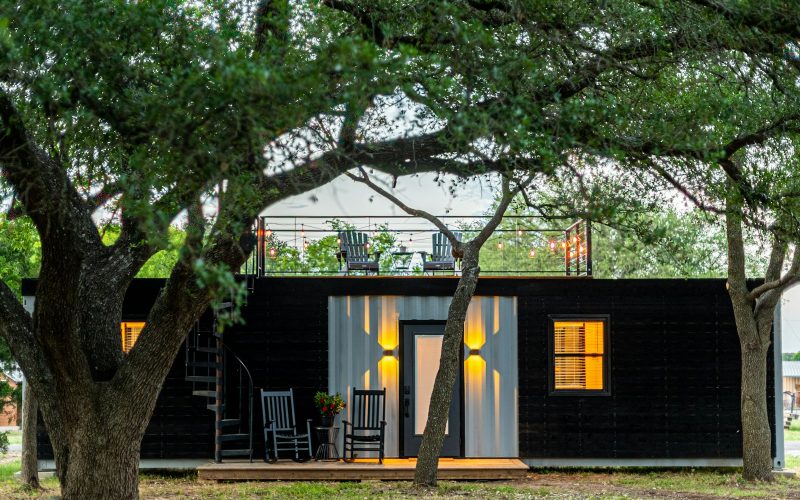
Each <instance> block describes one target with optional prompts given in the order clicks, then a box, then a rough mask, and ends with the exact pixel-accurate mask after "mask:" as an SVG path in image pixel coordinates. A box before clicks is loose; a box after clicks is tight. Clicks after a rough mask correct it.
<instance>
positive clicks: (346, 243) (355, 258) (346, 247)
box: [337, 231, 381, 274]
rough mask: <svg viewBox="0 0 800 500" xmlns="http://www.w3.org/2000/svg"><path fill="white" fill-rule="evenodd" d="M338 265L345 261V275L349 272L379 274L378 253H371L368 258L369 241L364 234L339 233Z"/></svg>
mask: <svg viewBox="0 0 800 500" xmlns="http://www.w3.org/2000/svg"><path fill="white" fill-rule="evenodd" d="M337 257H338V258H339V263H340V265H341V262H342V258H344V261H345V269H346V271H347V274H350V271H364V272H365V273H369V272H373V273H375V274H379V271H380V266H379V264H378V261H379V260H380V257H381V254H380V252H373V253H372V257H370V252H369V239H368V237H367V234H366V233H359V232H356V231H339V254H338V255H337Z"/></svg>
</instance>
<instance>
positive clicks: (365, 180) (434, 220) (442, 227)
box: [345, 167, 461, 249]
mask: <svg viewBox="0 0 800 500" xmlns="http://www.w3.org/2000/svg"><path fill="white" fill-rule="evenodd" d="M358 170H359V172H361V175H355V174H352V173H350V172H345V175H346V176H348V177H350V178H351V179H353V180H354V181H356V182H360V183H362V184H366V185H367V186H369V187H370V188H371V189H372V190H373V191H375V192H376V193H378V194H379V195H381V196H383V197H384V198H386V199H387V200H389V201H391V202H392V203H394V204H395V205H397V206H398V207H400V209H401V210H403V211H404V212H406V213H407V214H409V215H413V216H414V217H420V218H423V219H425V220H427V221H428V222H430V223H431V224H433V225H434V226H436V228H437V229H439V231H441V232H442V234H444V235H445V236H447V239H448V240H450V243H451V244H452V245H453V248H456V249H459V247H460V245H461V241H460V240H459V239H458V238H456V235H455V234H454V233H453V232H452V231H451V230H450V229H449V228H448V227H447V225H446V224H445V223H444V222H442V221H441V220H439V218H438V217H436V216H435V215H432V214H430V213H428V212H426V211H424V210H419V209H416V208H411V207H409V206H408V205H406V204H405V203H403V202H402V201H400V199H399V198H398V197H396V196H394V195H393V194H391V193H389V192H388V191H386V190H385V189H383V188H382V187H380V186H378V185H377V184H375V183H374V182H373V181H372V180H371V179H370V178H369V175H367V173H366V172H365V171H364V169H363V168H360V167H359V169H358Z"/></svg>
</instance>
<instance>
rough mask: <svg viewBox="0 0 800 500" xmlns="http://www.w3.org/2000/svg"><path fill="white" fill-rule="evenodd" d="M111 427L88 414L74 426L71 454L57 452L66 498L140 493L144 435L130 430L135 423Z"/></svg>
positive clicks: (57, 465) (130, 497)
mask: <svg viewBox="0 0 800 500" xmlns="http://www.w3.org/2000/svg"><path fill="white" fill-rule="evenodd" d="M110 427H111V426H110V425H104V424H102V423H100V419H96V418H92V416H91V415H87V418H85V419H83V420H82V421H81V422H80V424H79V425H78V426H76V427H75V428H74V429H73V432H72V434H71V436H72V437H71V440H70V441H71V446H69V455H68V457H64V456H62V455H63V453H56V457H55V458H56V467H57V474H58V477H59V480H60V482H61V495H62V497H63V498H64V499H98V500H99V499H108V498H114V499H135V498H138V497H139V449H140V443H141V436H137V435H135V433H134V432H131V430H132V428H133V427H134V426H133V425H131V428H115V429H112V428H110ZM65 459H66V460H65ZM65 461H66V463H64V462H65Z"/></svg>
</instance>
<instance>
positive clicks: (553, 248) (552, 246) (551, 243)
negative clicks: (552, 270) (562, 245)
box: [550, 240, 556, 252]
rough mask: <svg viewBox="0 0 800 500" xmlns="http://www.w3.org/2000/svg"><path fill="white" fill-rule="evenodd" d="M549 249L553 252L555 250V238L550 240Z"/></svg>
mask: <svg viewBox="0 0 800 500" xmlns="http://www.w3.org/2000/svg"><path fill="white" fill-rule="evenodd" d="M550 251H551V252H555V251H556V242H555V240H550Z"/></svg>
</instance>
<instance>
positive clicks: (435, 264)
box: [422, 231, 461, 273]
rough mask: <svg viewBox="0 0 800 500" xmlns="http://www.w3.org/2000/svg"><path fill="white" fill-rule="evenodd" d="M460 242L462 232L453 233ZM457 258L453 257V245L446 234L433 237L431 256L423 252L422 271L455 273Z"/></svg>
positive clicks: (437, 234) (436, 234)
mask: <svg viewBox="0 0 800 500" xmlns="http://www.w3.org/2000/svg"><path fill="white" fill-rule="evenodd" d="M453 234H454V235H455V237H456V238H458V240H459V241H460V240H461V232H460V231H453ZM455 270H456V258H455V257H453V245H452V244H451V243H450V240H449V239H447V236H445V234H444V233H435V234H434V235H433V248H432V252H431V253H430V255H429V254H428V253H427V252H422V271H423V272H428V271H430V272H431V273H433V272H435V271H455Z"/></svg>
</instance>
